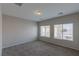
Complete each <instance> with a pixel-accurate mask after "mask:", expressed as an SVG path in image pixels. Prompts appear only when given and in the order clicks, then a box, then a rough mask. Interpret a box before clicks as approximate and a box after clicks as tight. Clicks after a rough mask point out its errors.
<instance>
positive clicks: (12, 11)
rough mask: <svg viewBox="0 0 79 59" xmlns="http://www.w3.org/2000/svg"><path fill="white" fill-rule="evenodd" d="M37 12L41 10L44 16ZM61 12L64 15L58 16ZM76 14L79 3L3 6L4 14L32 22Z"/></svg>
mask: <svg viewBox="0 0 79 59" xmlns="http://www.w3.org/2000/svg"><path fill="white" fill-rule="evenodd" d="M35 10H41V12H42V16H37V15H35V14H34V12H35ZM60 12H63V14H58V13H60ZM76 12H79V4H78V3H69V4H68V3H24V4H22V6H17V5H16V4H13V3H10V4H9V3H5V4H2V13H3V14H6V15H10V16H16V17H20V18H23V19H26V20H32V21H42V20H46V19H49V18H54V17H59V16H63V15H67V14H71V13H76Z"/></svg>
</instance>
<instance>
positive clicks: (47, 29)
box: [46, 26, 50, 37]
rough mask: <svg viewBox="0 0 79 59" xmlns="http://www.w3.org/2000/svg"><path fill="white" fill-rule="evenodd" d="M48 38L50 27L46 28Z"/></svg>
mask: <svg viewBox="0 0 79 59" xmlns="http://www.w3.org/2000/svg"><path fill="white" fill-rule="evenodd" d="M46 37H50V26H46Z"/></svg>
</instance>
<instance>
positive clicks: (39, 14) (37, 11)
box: [34, 10, 42, 16]
mask: <svg viewBox="0 0 79 59" xmlns="http://www.w3.org/2000/svg"><path fill="white" fill-rule="evenodd" d="M34 14H36V15H37V16H41V15H42V12H41V11H40V10H36V11H35V12H34Z"/></svg>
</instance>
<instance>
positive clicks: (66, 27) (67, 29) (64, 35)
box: [54, 23, 73, 41]
mask: <svg viewBox="0 0 79 59" xmlns="http://www.w3.org/2000/svg"><path fill="white" fill-rule="evenodd" d="M54 38H56V39H63V40H71V41H72V40H73V24H72V23H69V24H57V25H54Z"/></svg>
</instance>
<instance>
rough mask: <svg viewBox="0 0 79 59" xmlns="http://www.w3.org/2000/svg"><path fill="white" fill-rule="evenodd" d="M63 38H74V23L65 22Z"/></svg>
mask: <svg viewBox="0 0 79 59" xmlns="http://www.w3.org/2000/svg"><path fill="white" fill-rule="evenodd" d="M63 39H65V40H73V24H72V23H70V24H63Z"/></svg>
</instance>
